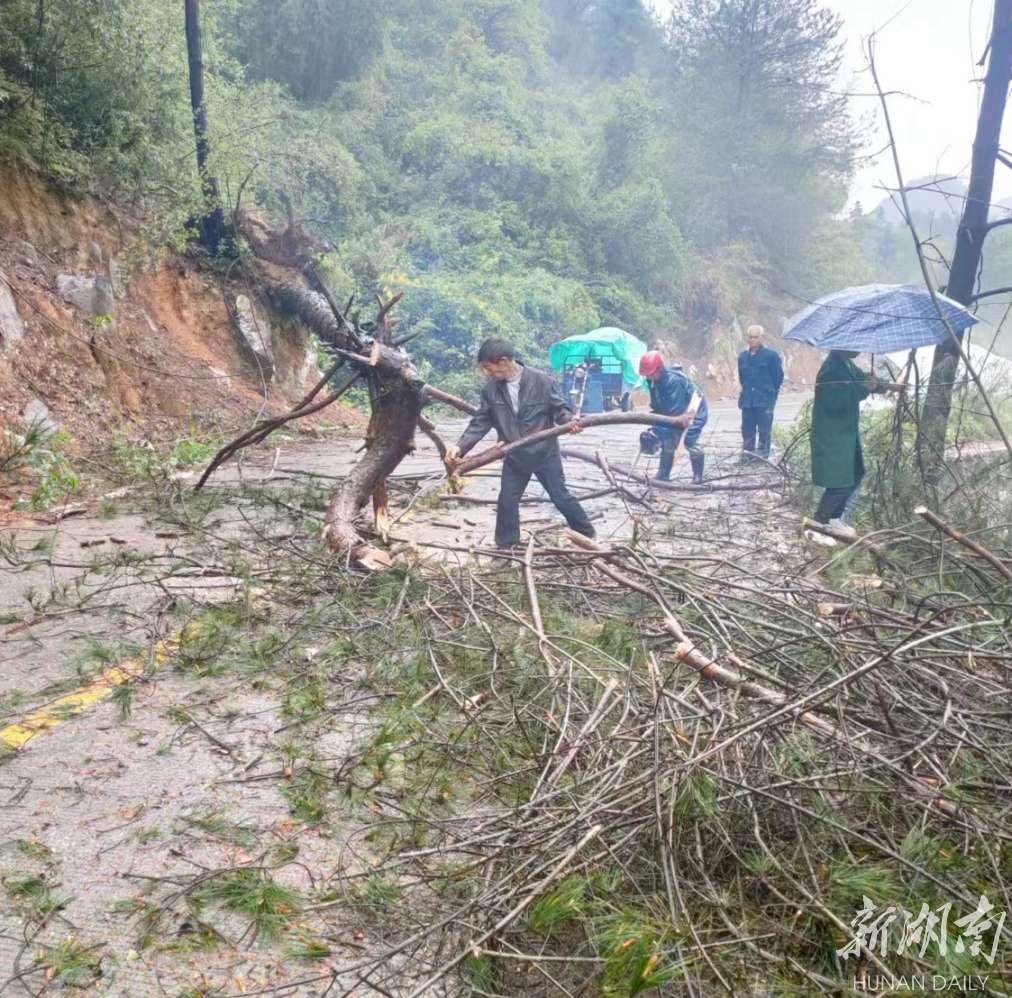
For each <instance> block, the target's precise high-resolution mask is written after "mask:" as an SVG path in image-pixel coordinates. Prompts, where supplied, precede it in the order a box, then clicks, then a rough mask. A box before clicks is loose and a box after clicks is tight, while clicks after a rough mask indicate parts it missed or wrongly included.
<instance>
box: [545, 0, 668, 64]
mask: <svg viewBox="0 0 1012 998" xmlns="http://www.w3.org/2000/svg"><path fill="white" fill-rule="evenodd" d="M545 10H546V11H547V13H548V15H549V17H550V18H551V21H552V24H553V32H552V40H551V45H550V50H551V52H552V54H553V55H554V56H555V57H556V58H557V59H559V60H560V61H561V62H563V63H564V64H565V65H567V66H568V67H569V69H570V70H571V72H573V73H574V74H579V75H581V76H585V77H598V78H602V77H603V78H607V79H620V78H622V77H626V76H630V75H634V74H637V75H644V76H650V75H653V74H654V73H655V72H658V71H659V70H660V68H661V62H662V54H663V34H662V33H661V30H660V28H659V27H658V25H657V24H656V23H655V21H654V19H653V17H652V15H651V14H650V12H649V10H648V9H647V7H646V6H645V5H644V3H643V0H546V2H545Z"/></svg>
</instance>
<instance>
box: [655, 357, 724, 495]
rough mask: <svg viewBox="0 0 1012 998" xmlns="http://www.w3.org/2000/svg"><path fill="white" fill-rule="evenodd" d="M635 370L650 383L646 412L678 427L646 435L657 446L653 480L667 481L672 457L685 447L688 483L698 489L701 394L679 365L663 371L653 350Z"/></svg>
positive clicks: (704, 414)
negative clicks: (689, 470)
mask: <svg viewBox="0 0 1012 998" xmlns="http://www.w3.org/2000/svg"><path fill="white" fill-rule="evenodd" d="M639 370H640V375H641V376H642V377H644V378H646V379H647V381H649V382H650V411H651V412H656V413H658V414H659V415H662V416H674V417H675V418H676V422H677V423H678V426H679V427H682V429H674V428H669V427H667V426H655V427H652V428H651V431H649V432H651V433H652V434H653V435H654V436H656V437H659V438H660V443H661V464H660V467H659V468H658V469H657V480H658V481H661V482H667V481H670V479H671V469H672V468H673V467H674V464H675V454H676V452H677V451H679V450H680V449H681V448H682V447H686V448H687V449H688V451H689V460H690V461H691V463H692V482H693V484H694V485H702V484H703V467H704V464H705V462H706V455H705V454H704V452H703V448H702V447H700V445H699V437H700V435H701V434H702V432H703V427H704V426H706V420H707V417H708V415H709V414H708V412H707V408H706V399H705V398H703V393H702V392H701V391H700V390H699V389H698V388H697V387H696V386H695V385H694V384H693V383H692V381H690V380H689V378H687V377H686V376H685V375H684V374H683V373H682V369H681V366H680V365H672V366H671V367H665V366H664V358H663V357H662V356H661V354H660V352H659V351H657V350H649V351H647V352H646V353H645V354H643V356H642V357H641V358H640V367H639ZM641 442H642V435H641Z"/></svg>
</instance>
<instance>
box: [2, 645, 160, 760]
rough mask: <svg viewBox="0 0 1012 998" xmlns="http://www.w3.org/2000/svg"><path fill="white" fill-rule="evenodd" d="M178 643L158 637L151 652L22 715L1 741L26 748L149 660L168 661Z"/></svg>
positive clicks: (140, 670) (139, 671)
mask: <svg viewBox="0 0 1012 998" xmlns="http://www.w3.org/2000/svg"><path fill="white" fill-rule="evenodd" d="M178 647H179V639H178V638H169V639H168V640H166V641H159V642H158V644H156V645H155V647H154V649H153V651H152V653H151V655H138V656H137V657H136V658H128V659H125V660H124V661H122V662H120V663H119V665H114V666H113V667H112V668H111V669H109V670H108V672H106V673H104V674H103V675H102V676H100V677H99V678H98V679H96V680H95V681H94V682H91V683H88V684H87V685H85V686H81V687H79V688H78V689H76V690H74V692H73V693H68V694H66V696H62V697H57V699H55V700H53V701H52V702H51V703H47V704H46V706H45V707H41V708H39V709H38V710H36V711H33V712H32V713H31V714H28V715H27V716H26V717H24V718H22V720H21V722H20V723H19V724H11V725H10V726H8V727H6V728H3V729H2V730H0V743H2V744H4V745H6V746H7V747H8V748H11V749H15V750H17V749H20V748H23V747H24V746H25V745H27V744H28V742H30V741H31V740H32V739H33V738H35V737H36V736H37V735H41V734H42V733H43V732H44V731H48V730H49V729H50V728H55V727H56V726H57V725H59V724H62V723H63V722H64V721H66V720H67V719H68V718H69V717H72V716H74V715H75V714H80V713H81V711H83V710H84V709H85V708H86V707H90V706H91V705H92V704H95V703H98V702H99V701H100V700H104V699H105V698H106V697H108V696H110V695H111V694H112V691H113V689H114V688H115V687H117V686H119V685H120V684H121V683H126V682H129V681H130V680H131V679H137V677H138V676H142V675H143V674H144V670H145V669H146V668H147V666H148V665H149V664H150V663H154V664H156V665H160V664H161V663H163V662H165V661H166V660H167V659H168V657H169V655H170V654H171V653H172V652H173V651H174V650H175V649H176V648H178Z"/></svg>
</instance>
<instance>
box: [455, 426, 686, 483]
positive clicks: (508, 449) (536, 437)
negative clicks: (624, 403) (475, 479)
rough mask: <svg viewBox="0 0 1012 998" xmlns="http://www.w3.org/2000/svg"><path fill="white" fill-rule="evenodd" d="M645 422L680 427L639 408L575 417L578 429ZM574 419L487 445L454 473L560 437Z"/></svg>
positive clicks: (459, 472)
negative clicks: (634, 410) (503, 442)
mask: <svg viewBox="0 0 1012 998" xmlns="http://www.w3.org/2000/svg"><path fill="white" fill-rule="evenodd" d="M641 423H642V424H647V425H649V426H670V427H674V428H676V429H681V426H680V424H679V423H678V422H677V417H675V416H658V415H655V414H654V413H647V412H644V413H640V412H616V413H611V412H607V413H599V414H597V415H594V416H581V417H580V419H579V427H580V429H590V428H591V427H594V426H624V425H627V424H641ZM576 424H577V420H573V421H572V422H570V423H562V424H561V425H560V426H552V427H549V428H548V429H547V430H539V431H538V432H537V433H532V434H531V435H530V436H529V437H523V438H521V439H520V440H514V441H513V442H512V443H509V444H504V445H497V446H495V447H490V448H489V449H488V450H485V451H482V452H481V453H480V454H476V455H475V456H474V457H468V458H465V459H464V460H463V461H461V462H460V463H459V464H458V465H457V466H456V468H454V474H456V475H466V474H467V473H468V472H471V471H474V470H476V469H477V468H483V467H485V465H486V464H491V463H492V462H493V461H499V460H501V459H502V458H504V457H506V456H507V455H509V454H512V453H513V452H514V451H516V450H520V448H521V447H529V446H530V445H531V444H536V443H538V442H539V441H541V440H550V439H551V438H552V437H561V436H562V435H563V434H566V433H572V432H573V427H574V425H576Z"/></svg>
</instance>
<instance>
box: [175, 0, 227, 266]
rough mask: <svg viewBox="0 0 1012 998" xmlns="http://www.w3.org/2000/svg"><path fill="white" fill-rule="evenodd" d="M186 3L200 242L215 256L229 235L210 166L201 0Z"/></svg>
mask: <svg viewBox="0 0 1012 998" xmlns="http://www.w3.org/2000/svg"><path fill="white" fill-rule="evenodd" d="M184 3H185V6H186V52H187V56H188V58H189V64H190V105H191V107H192V108H193V131H194V135H195V136H196V140H197V172H198V174H199V175H200V192H201V198H202V201H201V206H200V219H199V224H200V242H201V244H202V245H203V246H204V247H205V249H207V251H208V252H209V253H211V254H212V255H214V254H217V252H218V250H219V248H220V247H221V245H222V243H223V242H224V241H225V239H226V237H227V231H226V225H225V213H224V212H223V211H222V208H221V196H220V194H219V193H218V181H217V179H216V178H215V176H214V174H213V173H212V172H211V170H210V168H209V166H208V159H209V158H210V155H211V144H210V142H209V141H208V138H207V107H206V104H205V102H204V52H203V44H202V38H201V24H200V0H184Z"/></svg>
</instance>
